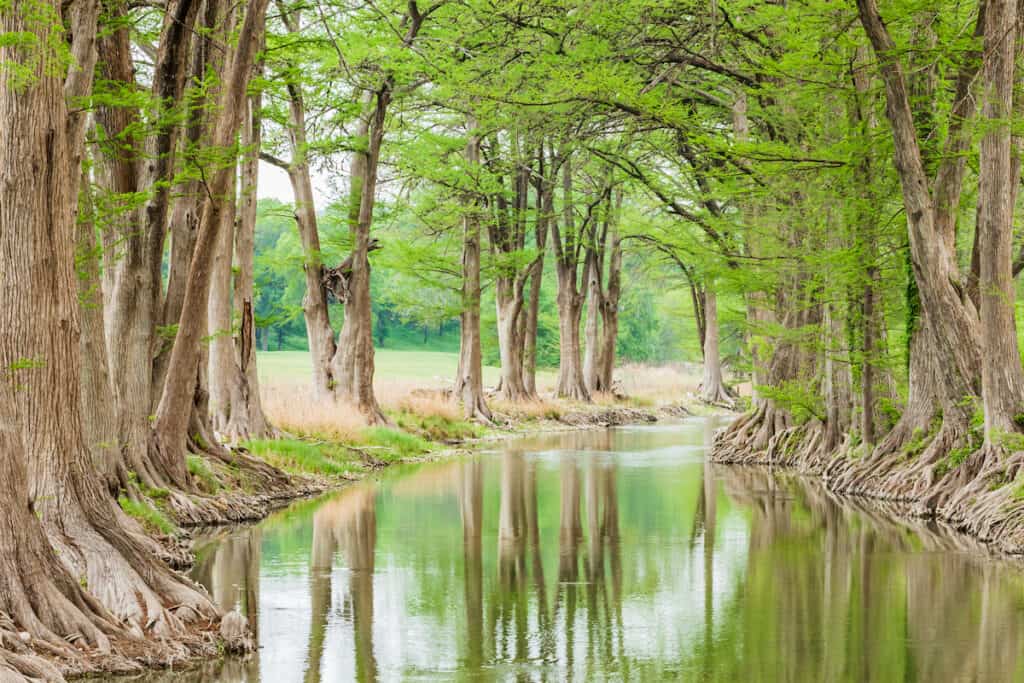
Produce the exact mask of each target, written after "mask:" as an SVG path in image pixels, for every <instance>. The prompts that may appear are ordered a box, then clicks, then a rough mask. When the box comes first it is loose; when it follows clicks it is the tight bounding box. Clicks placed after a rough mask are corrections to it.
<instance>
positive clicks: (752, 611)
mask: <svg viewBox="0 0 1024 683" xmlns="http://www.w3.org/2000/svg"><path fill="white" fill-rule="evenodd" d="M719 426H721V423H717V422H716V421H715V420H714V419H691V420H687V421H684V422H683V423H681V424H676V425H659V426H649V427H648V426H645V427H627V428H621V429H614V430H609V431H588V432H573V433H563V434H552V435H547V436H543V437H536V438H530V439H523V440H516V441H510V442H508V443H507V444H503V445H500V446H496V447H495V450H494V452H493V453H486V454H482V455H480V456H478V457H474V458H470V459H463V460H455V461H448V462H442V463H434V464H426V465H421V466H410V467H404V468H396V469H393V470H389V471H387V472H386V473H385V474H384V475H382V476H381V477H380V478H378V479H376V480H373V481H365V482H361V483H359V484H356V485H354V486H351V487H349V488H347V489H345V490H343V491H341V492H339V493H336V494H332V495H329V496H326V497H324V498H320V499H317V500H312V501H305V502H301V503H298V504H296V505H294V506H292V507H290V508H288V509H286V510H283V511H281V512H279V513H277V514H275V515H273V516H272V517H270V518H268V519H267V520H266V521H265V522H263V523H262V524H260V525H258V526H255V527H251V528H248V529H244V530H235V531H231V532H224V533H221V534H219V535H216V536H213V537H210V538H208V539H205V540H204V541H202V542H201V543H200V544H199V545H198V548H197V550H198V558H199V561H198V563H197V565H196V568H195V570H194V572H193V576H194V577H195V578H196V579H197V580H199V581H201V582H202V583H203V584H205V585H206V586H207V588H208V589H209V590H210V593H211V594H212V595H213V596H214V598H215V599H216V601H217V602H218V603H219V604H220V605H221V606H222V607H224V608H231V607H237V608H238V609H239V610H240V611H242V613H243V614H246V615H247V616H248V617H249V619H250V622H251V624H252V628H253V630H254V631H256V632H257V634H258V640H259V646H260V648H259V651H258V652H257V653H256V654H255V655H254V656H252V657H250V658H249V659H247V660H242V661H240V660H228V661H225V662H216V663H210V664H208V665H207V666H205V667H202V668H200V669H196V670H193V671H190V672H177V673H165V674H162V675H159V676H157V677H152V676H150V677H148V678H146V679H145V680H146V681H147V683H150V682H152V681H160V682H161V683H163V682H164V681H172V680H173V681H186V682H187V681H195V682H200V681H202V682H206V681H225V682H231V683H235V682H239V683H240V682H242V681H246V682H256V681H261V682H263V683H288V682H291V681H307V682H319V681H332V682H333V681H374V680H381V681H398V680H444V681H448V680H472V681H490V680H501V681H504V680H516V681H519V680H524V681H559V680H579V681H592V680H664V679H669V680H684V681H795V682H803V681H815V682H816V681H906V680H913V681H958V680H965V681H1013V680H1024V572H1022V571H1021V570H1020V569H1019V568H1017V567H1013V566H1009V565H1007V564H1005V563H1002V562H997V561H994V560H987V559H984V558H983V557H982V556H981V555H979V554H978V553H977V552H975V551H973V550H972V548H971V545H972V544H971V543H970V542H969V541H967V540H965V539H962V538H958V537H956V536H954V535H952V534H949V533H946V532H945V531H943V530H942V529H939V528H936V527H934V526H929V525H926V524H924V523H923V522H922V523H919V524H918V525H916V526H915V528H913V529H911V528H908V527H907V526H904V525H902V524H900V523H898V522H895V521H893V519H892V518H889V517H887V516H885V515H883V514H881V513H879V512H878V510H877V509H876V508H869V507H864V508H860V507H857V506H856V505H855V504H851V503H849V502H842V501H839V500H836V499H835V498H833V497H831V496H830V495H829V494H827V493H826V492H825V491H823V490H822V489H821V487H820V486H818V485H816V484H815V483H814V482H806V481H803V480H801V479H799V478H796V477H792V476H785V475H778V476H774V477H773V476H771V475H770V474H768V473H767V472H766V471H764V470H754V469H739V468H728V467H720V466H712V465H710V464H709V463H708V462H706V461H705V453H706V451H707V447H708V444H709V443H710V441H711V438H712V435H713V433H714V430H715V429H716V428H717V427H719ZM120 680H121V681H123V680H124V679H120Z"/></svg>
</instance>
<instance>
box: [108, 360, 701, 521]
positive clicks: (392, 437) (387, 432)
mask: <svg viewBox="0 0 1024 683" xmlns="http://www.w3.org/2000/svg"><path fill="white" fill-rule="evenodd" d="M258 362H259V367H260V377H261V394H262V396H263V403H264V409H265V411H266V413H267V416H268V418H269V420H270V422H271V424H273V425H274V426H275V428H276V429H277V430H278V433H277V435H276V436H275V438H265V439H255V440H250V441H244V442H241V443H237V444H232V447H233V448H234V449H236V450H235V452H236V453H238V454H240V455H239V456H238V458H239V459H238V462H233V461H231V460H228V461H227V462H225V461H223V460H222V459H220V460H219V459H215V458H208V457H203V456H198V455H192V456H189V461H188V468H189V471H190V473H191V474H192V475H193V477H194V479H195V481H196V486H197V488H198V490H199V494H198V495H193V496H191V498H192V500H193V501H194V502H196V503H199V504H200V505H210V504H211V503H212V504H213V505H215V506H220V507H230V506H232V505H234V506H236V507H237V506H241V507H242V508H246V507H247V506H248V508H251V509H247V510H245V511H243V512H242V513H239V514H236V515H235V516H234V517H233V518H231V519H228V520H226V521H241V520H244V519H253V518H257V517H259V516H261V515H262V514H266V512H267V511H269V510H270V509H272V508H273V507H274V506H275V505H278V504H281V503H283V502H287V500H289V499H293V498H295V497H298V496H302V495H308V494H310V493H315V492H317V491H322V490H326V489H329V488H332V487H336V486H340V485H342V484H344V483H345V482H348V481H353V480H357V479H361V478H362V477H365V476H367V475H369V474H372V473H373V472H374V471H376V470H379V469H381V468H383V467H387V466H389V465H391V464H394V463H397V462H409V461H415V460H419V459H431V458H437V457H440V456H441V455H442V454H447V453H451V452H452V451H455V450H460V449H461V450H466V449H468V448H471V447H472V446H473V444H475V443H479V442H482V441H486V440H491V439H496V438H503V437H507V436H511V435H515V434H521V433H527V432H532V431H542V430H552V429H578V428H582V427H596V426H602V425H608V424H623V423H627V422H644V421H650V420H653V419H656V418H657V417H658V416H660V415H668V414H679V411H678V407H679V406H680V405H682V406H684V407H685V408H686V409H687V410H688V411H690V412H700V411H701V410H703V408H702V407H701V406H700V404H699V403H698V402H697V401H696V400H695V398H694V396H693V394H694V393H695V391H696V387H697V383H698V382H699V378H698V377H697V376H696V374H695V373H693V372H688V371H687V369H686V368H680V367H662V368H645V367H626V368H621V369H619V370H618V372H617V377H618V378H619V379H618V381H619V386H620V387H621V389H622V391H624V392H626V393H627V394H628V395H629V398H627V399H623V398H622V397H621V396H618V397H616V396H612V395H599V396H596V397H595V400H594V402H593V403H590V404H580V403H575V402H570V401H563V400H559V399H555V398H553V397H551V391H552V387H553V385H554V381H555V376H554V374H553V373H551V372H544V373H541V374H540V376H539V378H538V380H539V382H538V384H539V390H540V395H541V398H538V399H536V400H534V401H529V402H525V403H517V404H510V403H506V402H503V401H500V400H497V399H496V398H494V397H491V398H490V400H489V405H490V407H491V409H492V411H493V412H494V416H495V420H494V424H491V425H481V424H478V423H472V422H467V421H466V420H465V419H464V418H463V416H462V410H461V407H460V406H459V405H458V404H457V403H456V402H455V401H454V400H453V399H452V398H451V397H450V395H449V392H447V391H446V389H447V388H448V387H449V386H450V383H449V380H448V377H450V376H452V375H453V374H454V372H455V369H456V367H457V365H458V357H457V356H456V354H450V353H442V352H424V351H379V352H378V353H377V383H376V388H377V395H378V399H379V401H380V403H381V406H382V407H383V409H384V411H385V413H386V415H387V417H388V419H389V421H390V424H388V425H384V426H377V425H375V426H371V425H367V424H366V422H365V421H364V420H363V418H362V416H361V415H360V414H359V413H358V412H356V411H355V410H353V409H352V408H351V407H350V406H348V405H346V404H342V403H335V402H333V401H317V400H315V399H314V398H313V396H312V393H311V391H310V375H311V371H310V366H309V357H308V354H307V353H305V352H269V353H261V354H260V355H259V358H258ZM485 379H486V380H487V381H488V382H489V383H490V384H492V385H493V383H494V382H496V381H497V379H498V370H497V368H488V369H487V371H486V373H485ZM666 406H672V407H674V408H676V410H675V412H673V411H668V412H665V411H664V408H665V407H666ZM249 456H251V457H249ZM247 457H248V458H249V464H250V467H246V466H245V465H246V460H245V459H246V458H247ZM252 458H255V459H256V460H252ZM252 462H257V463H266V464H269V465H271V466H272V467H273V468H276V469H277V470H280V471H281V472H283V473H285V475H287V477H286V481H284V482H282V480H280V479H279V480H278V481H277V482H275V483H274V484H273V489H272V490H271V488H270V487H269V486H268V483H267V481H266V479H262V480H261V479H260V477H259V476H254V473H253V468H252V467H251V464H252ZM258 474H259V473H258V469H257V471H256V475H258ZM136 493H137V495H133V496H131V497H125V498H123V499H122V500H121V507H122V509H124V511H125V512H126V513H128V514H129V515H131V516H132V517H135V518H136V519H137V520H138V521H139V522H140V523H141V524H142V525H143V526H144V527H145V528H146V529H148V530H149V531H150V532H151V533H153V534H154V535H158V536H161V535H162V536H176V535H179V533H180V529H179V528H178V527H177V526H176V525H175V522H177V523H179V524H185V525H191V524H197V523H210V522H209V521H208V520H197V519H195V518H192V519H189V518H185V517H183V516H182V514H181V508H180V506H179V507H178V508H177V509H176V508H175V505H174V502H175V497H174V496H172V495H170V494H169V492H167V491H163V490H150V489H146V488H141V489H140V490H139V491H138V492H136ZM179 498H180V497H179ZM253 501H256V502H255V503H253ZM179 502H180V500H179ZM186 508H187V506H186ZM217 523H223V522H217Z"/></svg>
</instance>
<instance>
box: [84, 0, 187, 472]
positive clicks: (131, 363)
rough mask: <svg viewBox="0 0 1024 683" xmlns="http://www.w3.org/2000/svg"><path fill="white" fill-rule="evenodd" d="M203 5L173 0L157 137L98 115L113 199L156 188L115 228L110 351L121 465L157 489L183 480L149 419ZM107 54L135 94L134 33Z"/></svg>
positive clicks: (128, 115)
mask: <svg viewBox="0 0 1024 683" xmlns="http://www.w3.org/2000/svg"><path fill="white" fill-rule="evenodd" d="M198 6H199V3H198V2H195V1H194V0H172V2H171V3H169V4H168V8H167V12H166V16H165V20H164V25H163V29H162V32H161V37H160V46H159V48H158V51H157V59H156V63H155V65H154V73H153V86H152V91H153V94H154V96H155V97H156V98H158V101H159V102H160V103H161V107H160V108H159V111H157V112H155V113H154V116H155V117H156V119H157V120H159V121H161V122H162V124H161V125H159V126H158V127H157V129H156V132H155V134H154V135H153V137H151V138H150V139H148V140H143V139H138V138H136V137H135V135H134V130H135V129H136V128H137V126H138V125H139V119H140V115H139V112H138V111H136V110H133V109H130V108H127V107H107V106H100V107H99V109H98V110H97V112H96V120H97V123H98V124H99V126H100V128H102V130H103V132H104V138H105V140H107V141H112V142H111V144H110V145H105V146H104V148H103V151H104V166H105V173H104V176H105V177H106V178H108V179H110V181H111V186H110V187H109V188H108V189H109V190H110V192H111V193H112V196H113V197H114V198H122V197H134V196H137V194H138V192H140V191H142V190H143V189H144V188H145V189H146V190H149V189H150V188H152V192H153V194H152V196H151V197H149V199H148V201H147V202H146V203H145V205H144V206H142V207H141V208H138V209H136V208H134V207H132V206H130V205H128V204H127V203H126V205H125V206H123V207H120V208H121V215H119V216H118V219H117V228H116V229H117V232H118V233H119V242H120V243H121V245H122V247H123V250H124V253H123V256H122V257H121V258H120V259H118V260H117V261H116V263H117V264H118V267H117V272H116V274H115V275H114V277H113V288H112V291H111V293H110V304H111V305H110V309H111V310H110V312H109V315H110V324H109V332H110V334H109V339H110V340H111V343H109V344H108V347H109V353H110V376H111V382H112V384H113V386H114V400H115V405H116V408H117V413H118V425H119V426H118V434H117V438H118V441H119V444H120V447H121V458H122V460H123V462H124V466H125V468H126V469H127V470H128V471H131V472H135V473H136V475H137V476H138V478H139V480H140V481H141V482H143V483H145V484H147V485H149V486H152V487H162V486H167V485H168V484H169V483H172V482H173V481H174V480H175V479H176V475H175V474H174V473H173V469H174V468H173V467H171V470H170V471H169V470H168V468H167V466H166V464H165V463H162V462H160V461H159V460H153V459H151V457H150V453H149V444H150V439H151V435H152V424H151V422H150V415H151V414H152V409H151V405H152V401H153V398H152V396H153V391H152V388H153V358H154V353H155V351H156V340H157V334H156V327H157V323H158V313H157V311H158V310H159V307H158V303H159V300H160V296H161V282H160V267H161V260H162V256H163V249H164V238H165V233H166V218H167V204H168V201H169V183H170V179H171V175H172V171H173V168H174V157H175V150H176V147H177V136H178V135H177V132H178V128H179V126H178V125H177V123H176V122H172V119H173V117H170V116H169V115H168V111H167V109H168V108H170V107H172V106H175V105H176V104H177V103H179V102H180V101H181V98H182V93H183V91H184V79H185V73H186V71H187V66H188V59H187V55H188V54H189V50H190V45H191V37H192V33H193V29H194V25H195V20H196V15H197V9H198ZM115 9H116V10H117V11H116V12H115V14H123V13H124V12H126V11H127V10H126V8H125V7H123V6H117V7H116V8H115ZM101 51H102V53H103V56H104V59H103V61H102V64H103V68H104V77H105V78H106V79H107V80H109V81H111V82H113V83H117V84H119V85H120V86H121V87H123V88H125V89H126V90H127V91H131V90H134V89H135V88H136V87H137V85H136V82H135V75H134V67H133V63H132V58H131V44H130V40H129V31H128V28H127V26H126V25H125V26H121V27H119V28H117V29H116V30H114V31H112V32H111V33H109V34H104V35H103V37H102V43H101ZM144 160H145V161H144ZM116 201H124V200H123V199H116ZM115 208H117V207H115Z"/></svg>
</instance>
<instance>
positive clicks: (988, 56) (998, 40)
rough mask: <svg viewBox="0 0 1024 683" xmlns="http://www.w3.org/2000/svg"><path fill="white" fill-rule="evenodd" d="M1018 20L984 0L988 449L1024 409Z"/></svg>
mask: <svg viewBox="0 0 1024 683" xmlns="http://www.w3.org/2000/svg"><path fill="white" fill-rule="evenodd" d="M1017 20H1018V18H1017V0H986V6H985V39H984V51H983V54H984V57H983V64H982V81H983V86H984V87H983V89H982V90H983V97H982V101H983V102H984V104H983V112H982V113H983V115H984V118H985V119H986V120H987V122H988V126H987V128H986V129H985V130H986V132H985V135H984V136H983V137H982V139H981V153H980V167H979V173H978V227H977V230H978V245H979V247H980V250H979V256H980V266H981V269H980V270H981V278H980V288H979V290H980V291H979V295H980V298H981V327H982V329H981V351H982V353H981V380H982V381H981V386H982V400H983V404H984V409H985V440H986V442H987V443H988V444H990V445H991V444H992V443H993V442H994V441H996V440H998V439H999V437H1000V435H1001V434H1004V433H1007V432H1016V431H1020V429H1021V425H1019V424H1017V422H1016V418H1017V416H1018V415H1020V414H1021V413H1022V410H1024V370H1022V368H1021V361H1020V348H1019V345H1018V340H1017V326H1016V322H1015V319H1014V304H1013V302H1014V283H1013V272H1012V268H1013V266H1012V261H1013V203H1014V198H1015V195H1016V192H1015V188H1016V185H1017V183H1018V182H1019V181H1020V178H1019V168H1018V169H1015V168H1014V166H1015V165H1014V163H1013V161H1012V154H1013V144H1012V140H1011V137H1010V120H1011V113H1012V111H1013V85H1014V58H1015V55H1016V51H1017V47H1016V45H1015V38H1016V33H1017V31H1016V29H1017ZM1015 170H1016V171H1017V173H1016V174H1014V171H1015Z"/></svg>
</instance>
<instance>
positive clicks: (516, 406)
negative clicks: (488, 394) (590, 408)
mask: <svg viewBox="0 0 1024 683" xmlns="http://www.w3.org/2000/svg"><path fill="white" fill-rule="evenodd" d="M490 406H491V409H492V410H494V411H496V412H498V413H501V414H502V415H508V416H510V417H511V418H513V419H514V420H557V419H558V418H559V417H561V416H562V415H563V414H564V413H565V412H566V410H567V409H568V404H567V403H566V402H564V401H559V400H557V399H550V398H538V399H534V400H532V401H523V402H522V403H512V402H510V401H503V400H500V399H493V400H491V401H490Z"/></svg>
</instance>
